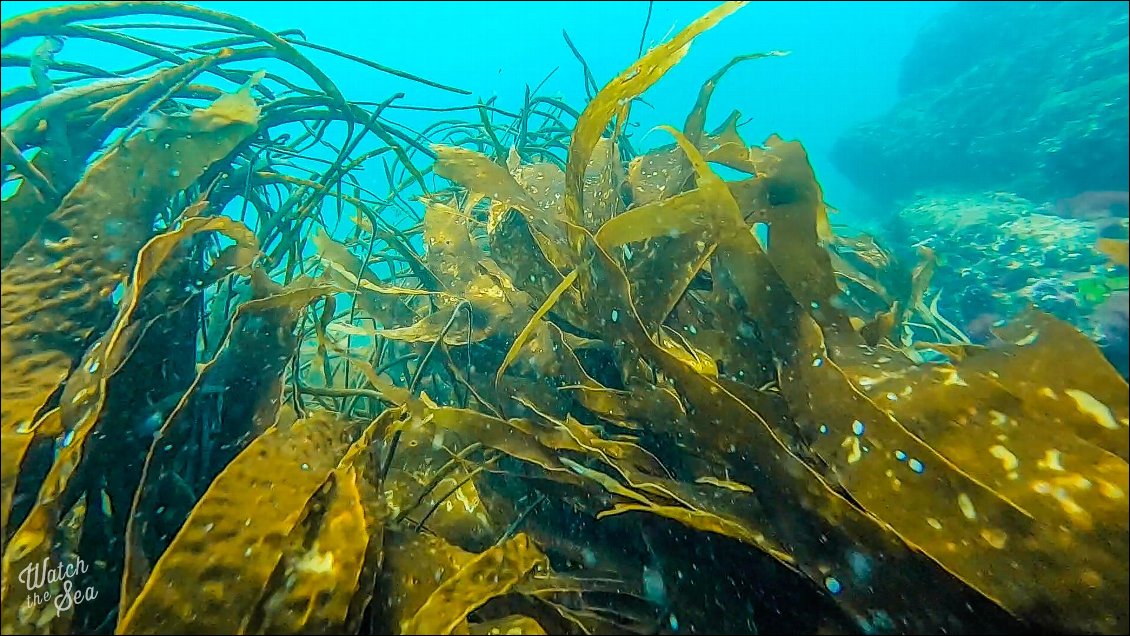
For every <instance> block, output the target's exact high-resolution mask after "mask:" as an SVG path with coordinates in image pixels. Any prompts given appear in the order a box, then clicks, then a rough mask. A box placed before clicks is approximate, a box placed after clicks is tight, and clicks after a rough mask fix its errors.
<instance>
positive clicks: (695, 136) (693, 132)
mask: <svg viewBox="0 0 1130 636" xmlns="http://www.w3.org/2000/svg"><path fill="white" fill-rule="evenodd" d="M782 55H785V53H782V52H780V51H772V52H770V53H750V54H747V55H739V56H737V57H735V58H734V59H732V60H730V61H729V62H727V63H726V64H725V65H724V66H723V67H722V68H720V69H718V71H717V72H716V73H714V75H711V76H710V78H709V79H707V80H706V82H704V83H703V85H702V88H701V89H699V92H698V99H697V100H696V101H695V104H694V108H692V109H691V112H690V114H689V115H687V122H686V124H684V125H683V134H684V135H686V136H687V139H688V140H690V142H691V143H692V144H694V145H695V146H696V147H698V148H702V147H703V141H704V140H703V133H704V131H705V128H706V109H707V106H709V105H710V98H711V97H713V96H714V89H715V88H717V86H718V82H719V81H721V80H722V76H724V75H725V74H726V73H727V72H728V71H729V70H730V69H731V68H733V67H734V66H736V65H738V64H740V63H742V62H746V61H749V60H757V59H761V58H764V57H780V56H782ZM730 122H732V124H731V125H733V132H732V134H730V133H729V132H724V133H723V134H722V135H720V137H721V140H720V141H721V144H720V145H726V144H731V143H733V142H734V137H737V141H738V145H740V146H741V149H740V151H739V152H741V151H745V150H746V148H745V144H742V143H741V137H738V136H737V127H736V124H737V118H734V117H731V119H730V121H729V122H727V123H730ZM723 130H724V131H728V130H729V127H728V126H724V127H723ZM702 149H703V151H704V152H706V151H707V150H708V149H706V148H702ZM731 167H736V166H731ZM738 169H741V168H738Z"/></svg>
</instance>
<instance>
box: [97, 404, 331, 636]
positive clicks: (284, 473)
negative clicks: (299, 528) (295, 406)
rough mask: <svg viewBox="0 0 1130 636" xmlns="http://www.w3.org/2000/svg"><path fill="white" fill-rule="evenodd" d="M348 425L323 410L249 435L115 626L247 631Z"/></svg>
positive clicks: (123, 629) (145, 630)
mask: <svg viewBox="0 0 1130 636" xmlns="http://www.w3.org/2000/svg"><path fill="white" fill-rule="evenodd" d="M343 431H344V428H343V425H342V423H340V422H337V421H336V420H334V419H333V418H332V417H328V416H326V415H324V414H321V415H316V416H314V417H312V418H310V419H306V420H300V421H299V422H297V423H295V424H294V425H293V426H291V427H290V428H288V429H286V430H283V429H272V430H269V431H267V432H266V433H265V434H263V435H262V436H260V437H259V438H258V439H256V440H255V441H254V442H252V443H251V445H250V446H248V447H247V448H246V449H245V450H244V451H243V453H241V454H240V455H239V456H238V457H237V458H236V459H235V460H234V461H233V462H232V463H231V464H229V465H228V467H227V468H225V469H224V471H223V472H222V473H220V475H219V477H217V478H216V480H215V481H214V482H212V485H211V486H210V487H209V488H208V491H207V492H205V493H204V496H203V497H202V498H201V499H200V501H199V502H198V503H197V504H196V507H195V508H194V509H193V511H192V514H191V515H189V518H188V520H187V521H186V522H185V525H184V527H183V528H182V529H181V531H180V532H179V533H177V536H176V537H175V538H174V539H173V542H172V544H170V545H169V548H168V549H167V550H166V551H165V553H164V554H163V555H162V556H161V559H160V560H159V561H158V562H157V564H156V565H155V566H154V568H153V572H152V574H151V575H150V576H149V578H148V580H147V581H146V583H145V587H144V588H143V589H142V590H141V593H140V594H139V595H138V596H137V600H136V601H135V602H133V603H132V604H131V605H129V606H126V607H124V608H123V610H122V619H121V622H120V624H119V626H118V631H119V632H120V633H125V634H137V633H145V634H149V633H168V632H170V631H180V630H190V631H207V632H225V633H232V634H236V633H242V631H243V629H244V627H245V625H246V622H247V621H248V620H249V619H250V617H251V615H252V610H253V608H254V607H255V606H256V605H257V603H258V601H259V599H260V598H261V597H262V596H263V594H264V593H265V592H266V591H267V590H266V586H267V584H268V581H269V580H270V577H271V573H272V571H273V570H274V568H275V565H276V564H277V563H278V562H279V558H280V549H281V547H282V546H281V545H280V544H279V541H280V539H281V538H282V537H285V536H287V535H288V534H289V533H290V532H291V531H292V530H293V529H294V528H295V526H296V525H297V524H298V523H299V521H300V519H301V518H302V515H303V510H304V508H305V504H306V502H307V501H308V500H309V499H310V498H311V497H313V496H314V495H315V493H317V492H318V490H319V489H320V488H321V487H322V485H323V483H325V482H326V479H327V477H328V476H329V474H330V472H331V471H332V470H333V469H334V467H335V466H336V465H337V464H338V460H339V459H340V457H341V456H342V454H343V453H344V452H345V451H346V448H347V445H346V443H345V441H344V440H343V439H342V434H343ZM263 493H270V496H269V497H264V496H263ZM310 565H311V566H312V567H316V566H318V565H319V562H317V561H314V562H311V563H310ZM176 581H193V582H194V584H193V585H178V584H176V583H175V582H176Z"/></svg>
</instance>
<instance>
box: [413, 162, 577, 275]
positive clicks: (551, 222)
mask: <svg viewBox="0 0 1130 636" xmlns="http://www.w3.org/2000/svg"><path fill="white" fill-rule="evenodd" d="M433 149H434V150H435V152H436V168H435V171H436V174H438V175H440V176H442V177H445V178H447V179H450V180H452V181H454V182H455V183H458V184H460V185H462V186H464V187H466V188H467V189H468V190H470V191H472V192H474V193H476V194H481V195H484V196H486V197H488V198H490V199H491V200H493V201H494V202H495V203H496V204H498V205H500V206H501V210H503V212H499V213H497V214H495V213H492V221H493V222H492V223H491V227H496V226H497V225H498V223H499V221H498V215H499V214H503V213H504V211H505V210H507V209H510V208H513V209H514V210H517V211H518V212H519V213H521V214H522V216H523V217H524V218H525V219H526V221H527V222H528V224H529V230H530V233H531V236H532V237H533V238H534V241H535V242H536V244H537V245H538V247H539V248H540V251H541V252H542V253H543V254H544V255H545V257H546V258H547V259H548V260H549V262H550V263H552V264H553V265H554V267H555V268H558V269H560V268H564V267H568V264H569V263H570V262H571V259H570V258H569V257H568V256H567V254H566V252H565V251H564V250H563V249H562V247H561V245H560V240H559V238H560V237H561V235H562V232H561V222H562V220H563V218H564V217H562V216H560V215H559V214H558V213H557V211H556V210H553V209H544V208H542V207H541V206H540V205H539V204H538V202H537V200H535V198H534V197H532V196H531V195H530V194H529V193H528V192H527V191H526V189H525V188H524V187H523V186H522V185H519V183H518V181H516V180H515V178H514V176H512V175H511V174H510V173H509V172H507V171H506V169H505V168H503V167H502V166H500V165H498V164H496V163H494V162H493V161H491V159H490V158H489V157H487V156H486V155H483V154H480V153H477V152H473V151H470V150H466V149H463V148H456V147H451V146H438V145H437V146H435V147H434V148H433ZM530 178H533V179H535V180H536V179H537V175H533V176H532V177H530ZM542 200H545V198H544V197H543V198H542Z"/></svg>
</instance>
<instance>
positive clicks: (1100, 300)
mask: <svg viewBox="0 0 1130 636" xmlns="http://www.w3.org/2000/svg"><path fill="white" fill-rule="evenodd" d="M1053 211H1054V210H1053V209H1052V208H1051V206H1037V205H1035V204H1033V203H1032V202H1031V201H1028V200H1027V199H1024V198H1021V197H1018V196H1016V195H1013V194H1009V193H1004V192H992V193H985V194H978V195H956V194H929V195H928V194H924V193H920V194H919V195H918V197H917V198H916V199H914V200H913V201H912V202H911V203H909V204H908V205H906V206H905V207H903V208H902V209H900V210H899V211H898V212H897V213H896V214H895V216H894V217H893V219H892V224H891V226H890V231H891V235H892V237H893V238H894V239H895V242H896V243H899V244H902V245H907V246H910V245H914V246H925V247H929V248H931V249H933V250H935V251H936V252H937V253H938V254H939V255H940V258H939V264H938V268H937V272H936V274H935V278H934V281H933V288H934V289H935V290H941V291H942V293H943V294H944V295H943V296H942V299H941V301H940V303H939V306H940V307H941V308H942V310H943V311H944V312H945V313H946V314H947V315H949V316H951V317H954V318H956V319H957V320H956V322H957V323H958V324H961V325H963V326H964V327H965V328H966V331H967V334H968V335H969V336H970V337H971V338H972V339H973V340H974V341H975V342H985V341H988V340H990V339H992V335H991V329H990V328H991V326H992V323H994V322H998V321H1000V320H1001V319H1006V318H1010V317H1012V316H1015V315H1016V314H1017V313H1018V312H1020V311H1022V310H1023V309H1024V308H1025V307H1027V306H1029V305H1034V306H1036V307H1037V308H1039V309H1041V310H1043V311H1047V312H1048V313H1051V314H1053V315H1055V316H1057V317H1059V318H1061V319H1063V320H1066V321H1068V322H1070V323H1072V324H1073V325H1075V327H1077V328H1078V329H1079V330H1080V331H1082V332H1083V333H1085V334H1087V335H1088V336H1090V337H1091V338H1093V339H1095V340H1096V341H1098V342H1101V343H1107V342H1111V343H1117V342H1119V341H1120V336H1118V335H1117V334H1118V329H1117V326H1116V325H1117V324H1118V320H1117V315H1118V314H1117V310H1114V311H1113V312H1112V310H1111V309H1110V307H1113V306H1115V305H1117V303H1116V302H1115V301H1116V300H1117V298H1118V297H1119V294H1122V296H1121V297H1122V298H1123V304H1125V291H1124V290H1125V289H1126V285H1127V278H1126V271H1125V269H1124V268H1120V267H1115V266H1112V265H1111V264H1110V263H1109V262H1108V261H1107V259H1106V257H1105V256H1104V255H1103V254H1101V253H1100V252H1098V251H1096V250H1095V249H1094V245H1095V241H1096V240H1097V238H1098V236H1099V232H1100V230H1099V228H1098V227H1097V226H1096V223H1095V222H1094V221H1092V220H1086V219H1077V218H1064V217H1062V216H1056V215H1053V214H1052V212H1053ZM1123 231H1124V230H1123ZM1111 303H1114V305H1112V304H1111ZM1112 325H1114V326H1112ZM1112 329H1113V331H1112ZM1108 332H1109V333H1108ZM1124 332H1125V328H1124V327H1123V334H1124ZM1121 341H1122V342H1125V335H1122V336H1121ZM1123 346H1125V345H1123ZM1115 348H1117V346H1116V345H1115ZM1104 350H1106V349H1105V344H1104ZM1112 351H1113V350H1112ZM1111 360H1112V362H1113V363H1114V364H1116V365H1117V364H1118V363H1117V362H1114V361H1115V360H1116V358H1113V357H1112V358H1111ZM1124 366H1125V365H1123V367H1124ZM1123 373H1124V374H1125V372H1123Z"/></svg>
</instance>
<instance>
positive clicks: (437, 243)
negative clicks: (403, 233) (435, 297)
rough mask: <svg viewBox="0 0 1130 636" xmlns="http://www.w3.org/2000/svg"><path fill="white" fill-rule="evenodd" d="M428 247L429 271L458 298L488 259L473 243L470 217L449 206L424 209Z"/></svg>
mask: <svg viewBox="0 0 1130 636" xmlns="http://www.w3.org/2000/svg"><path fill="white" fill-rule="evenodd" d="M424 247H425V248H426V249H427V262H428V268H429V269H430V270H431V271H432V273H434V274H436V276H438V277H439V278H440V280H442V281H443V282H444V284H445V285H446V286H447V287H448V289H450V290H451V291H452V293H454V294H457V295H458V294H460V293H461V292H462V291H463V290H464V289H466V287H467V285H468V284H469V283H470V282H471V280H473V279H474V278H475V276H476V273H477V272H476V270H477V269H478V268H477V267H476V266H475V265H474V264H475V263H478V262H479V260H481V259H482V258H483V257H484V255H483V253H482V250H480V249H478V248H477V247H476V246H475V245H474V244H473V243H472V242H471V233H470V228H469V227H468V225H467V217H466V216H464V214H463V213H462V212H461V211H460V210H457V209H455V208H453V207H451V206H449V205H444V204H442V203H440V202H438V201H433V200H428V201H426V202H425V208H424Z"/></svg>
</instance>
